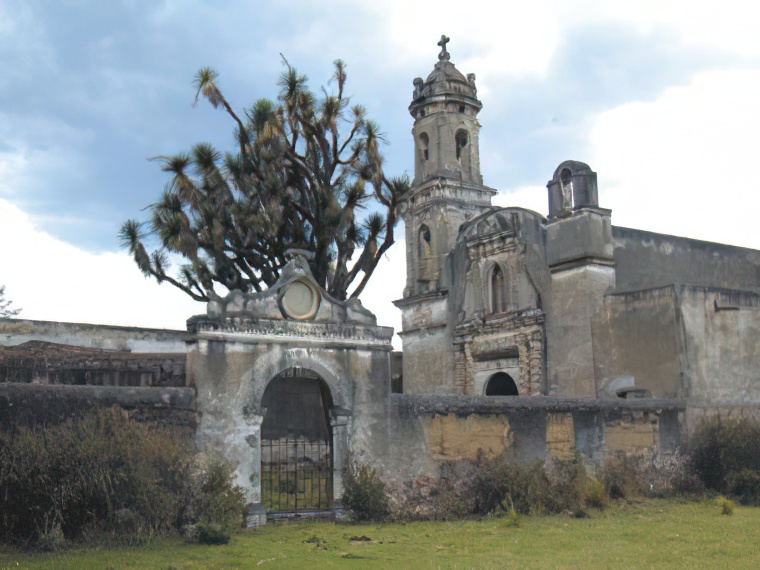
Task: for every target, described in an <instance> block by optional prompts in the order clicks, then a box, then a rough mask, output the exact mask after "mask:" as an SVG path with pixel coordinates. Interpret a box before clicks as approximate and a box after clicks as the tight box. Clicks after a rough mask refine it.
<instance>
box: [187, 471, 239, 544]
mask: <svg viewBox="0 0 760 570" xmlns="http://www.w3.org/2000/svg"><path fill="white" fill-rule="evenodd" d="M232 478H233V473H232V467H231V466H230V464H229V463H227V462H226V461H224V460H223V459H222V458H220V457H215V458H212V459H211V460H208V461H206V462H203V461H200V460H199V461H198V462H197V463H196V466H195V470H194V472H193V475H192V478H191V490H190V494H191V496H190V501H189V505H188V507H187V511H186V512H185V513H184V517H185V518H186V519H187V520H188V521H191V523H194V524H191V525H190V528H191V531H190V532H189V533H188V539H189V540H190V541H192V542H199V543H201V544H227V543H228V542H229V541H230V538H231V535H232V533H233V532H234V531H235V530H237V529H239V528H240V527H241V526H242V524H243V511H244V509H245V497H244V495H243V490H242V489H241V488H240V487H238V486H237V485H234V484H233V482H232Z"/></svg>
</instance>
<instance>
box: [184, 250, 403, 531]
mask: <svg viewBox="0 0 760 570" xmlns="http://www.w3.org/2000/svg"><path fill="white" fill-rule="evenodd" d="M376 323H377V321H376V319H375V317H374V315H372V313H370V312H368V311H367V310H366V309H364V308H363V307H362V306H361V304H360V303H359V302H358V301H356V300H350V301H338V300H336V299H333V298H331V297H330V296H329V295H328V294H327V293H326V292H325V291H324V290H323V289H322V288H321V287H320V286H319V285H318V284H317V283H316V282H315V281H314V278H313V277H312V275H311V272H310V270H309V265H308V260H307V258H306V256H305V255H303V254H301V253H298V252H296V254H294V256H293V257H292V258H291V260H290V261H289V263H288V264H287V265H286V266H285V267H284V268H283V269H282V271H281V272H280V279H279V280H278V281H277V283H275V284H274V285H273V286H272V287H270V288H269V289H267V290H266V291H263V292H261V293H241V292H240V291H232V292H230V294H229V295H228V296H227V297H225V298H223V299H219V300H215V301H212V302H210V303H209V305H208V314H207V315H203V316H197V317H193V319H191V321H190V322H189V325H190V330H191V332H193V333H194V338H193V343H192V345H191V348H190V351H189V355H188V373H189V375H190V377H191V381H192V384H193V385H194V386H195V388H196V391H197V396H196V398H197V402H198V407H199V409H200V412H201V420H200V425H199V427H198V431H197V432H196V442H197V445H198V447H199V449H202V450H204V451H207V452H208V453H211V454H221V455H223V456H224V457H225V459H227V461H229V462H230V463H231V464H232V465H233V468H234V481H235V484H237V485H240V487H241V488H242V489H243V491H244V493H245V497H246V501H247V503H248V510H247V513H248V514H247V523H246V524H247V525H249V526H255V525H258V524H263V523H265V522H266V519H267V517H271V516H274V517H277V516H281V515H283V514H285V515H287V514H292V513H304V512H309V511H328V510H333V511H340V504H339V499H340V497H341V495H342V493H343V480H342V477H341V473H342V470H343V468H345V467H346V466H347V465H348V464H349V462H350V461H351V460H352V458H355V457H369V458H372V459H373V460H375V461H380V458H381V457H383V456H384V454H386V453H387V452H388V445H389V441H390V438H389V435H388V429H389V428H388V425H389V423H388V413H389V402H390V352H391V350H392V347H391V337H392V335H393V329H390V328H386V327H379V326H377V324H376Z"/></svg>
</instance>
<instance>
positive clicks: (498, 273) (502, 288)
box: [491, 265, 507, 313]
mask: <svg viewBox="0 0 760 570" xmlns="http://www.w3.org/2000/svg"><path fill="white" fill-rule="evenodd" d="M506 311H507V287H506V282H505V279H504V272H503V271H502V270H501V267H499V266H498V265H496V266H495V267H494V268H493V272H492V273H491V313H505V312H506Z"/></svg>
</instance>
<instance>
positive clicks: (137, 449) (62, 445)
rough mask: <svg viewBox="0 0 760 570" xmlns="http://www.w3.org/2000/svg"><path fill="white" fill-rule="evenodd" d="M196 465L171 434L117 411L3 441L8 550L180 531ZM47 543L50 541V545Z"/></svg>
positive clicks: (2, 525) (1, 502)
mask: <svg viewBox="0 0 760 570" xmlns="http://www.w3.org/2000/svg"><path fill="white" fill-rule="evenodd" d="M188 465H189V459H188V456H187V455H186V453H185V451H184V450H183V449H182V447H181V446H180V445H179V444H178V443H177V442H176V441H175V440H174V439H173V438H172V437H171V436H170V435H169V434H167V433H166V432H163V431H160V430H156V429H153V428H151V427H150V426H148V425H144V424H140V423H137V422H134V421H130V420H129V419H127V418H126V417H125V415H124V414H123V413H122V412H121V411H120V410H117V409H110V410H101V411H99V412H98V413H95V414H93V415H91V416H89V417H86V418H84V419H79V420H70V421H68V422H66V423H63V424H60V425H57V426H52V427H44V428H42V427H38V428H35V429H21V430H19V431H18V432H17V433H15V434H13V435H11V434H0V512H2V517H1V518H0V529H1V530H2V534H1V538H2V540H3V541H4V542H8V541H14V542H21V543H29V542H35V541H37V540H38V539H40V538H44V537H49V536H52V535H53V534H55V533H56V532H57V530H56V529H60V531H61V532H62V534H63V536H64V537H65V538H66V539H72V538H79V537H81V536H82V534H83V532H84V531H87V533H88V535H89V536H90V537H92V536H94V535H95V534H97V531H98V530H111V531H114V534H116V535H121V534H123V533H122V530H124V529H122V528H121V525H122V523H123V522H125V521H124V520H123V517H121V518H120V516H119V513H121V512H125V511H128V512H129V513H131V514H130V517H129V519H130V520H129V523H128V525H129V527H130V528H134V527H139V528H142V529H145V532H146V533H147V534H152V532H154V531H157V530H166V529H170V528H172V527H174V526H175V525H176V524H177V515H178V512H179V510H180V502H181V498H182V496H183V494H184V493H183V488H184V486H185V485H186V483H185V481H186V479H187V469H188ZM46 540H47V538H46Z"/></svg>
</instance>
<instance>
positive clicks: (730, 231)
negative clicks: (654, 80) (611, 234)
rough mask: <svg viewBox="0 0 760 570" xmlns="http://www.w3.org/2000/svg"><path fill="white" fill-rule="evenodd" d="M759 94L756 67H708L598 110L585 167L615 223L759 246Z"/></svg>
mask: <svg viewBox="0 0 760 570" xmlns="http://www.w3.org/2000/svg"><path fill="white" fill-rule="evenodd" d="M758 100H760V71H759V70H730V71H711V72H705V73H701V74H699V75H698V76H696V77H695V78H694V80H693V81H692V82H691V84H690V85H688V86H686V87H678V88H672V89H669V90H667V91H666V92H665V93H664V94H663V95H662V97H660V98H659V99H657V100H656V101H653V102H651V103H629V104H626V105H622V106H620V107H618V108H616V109H613V110H611V111H608V112H606V113H604V114H602V115H601V116H600V117H599V118H598V120H597V123H596V126H595V128H594V129H593V131H592V133H591V139H592V144H593V151H592V153H591V156H590V157H589V164H590V165H591V167H592V168H593V169H594V170H596V171H597V172H598V173H599V186H600V203H601V205H602V206H604V207H609V208H612V210H613V223H615V224H616V225H622V226H629V227H638V228H642V229H648V230H652V231H657V232H663V233H669V234H675V235H685V236H687V237H694V238H699V239H705V240H709V241H717V242H723V243H731V244H735V245H742V246H745V247H752V248H760V234H758V232H757V230H756V228H755V227H754V224H753V223H752V222H751V221H750V220H749V218H748V216H747V214H751V213H754V212H756V211H758V209H759V208H760V181H759V179H758V177H757V173H756V164H757V150H758V144H757V133H758V132H760V108H758V106H757V101H758Z"/></svg>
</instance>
